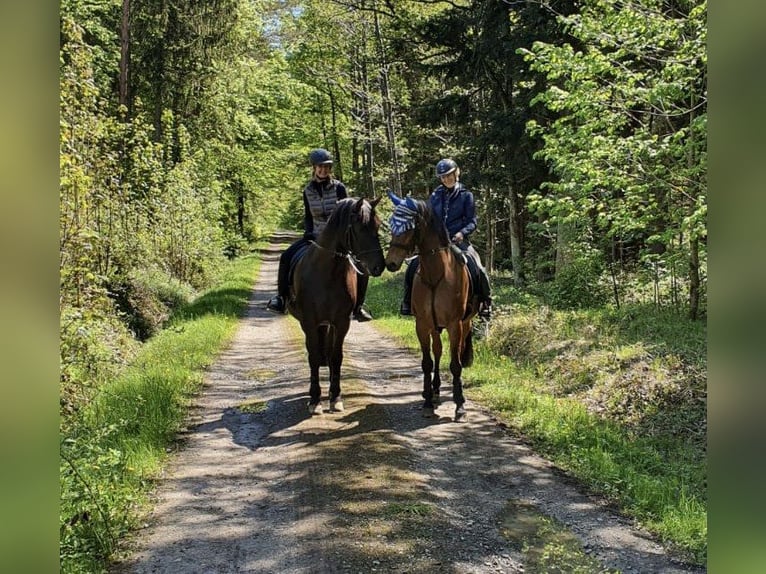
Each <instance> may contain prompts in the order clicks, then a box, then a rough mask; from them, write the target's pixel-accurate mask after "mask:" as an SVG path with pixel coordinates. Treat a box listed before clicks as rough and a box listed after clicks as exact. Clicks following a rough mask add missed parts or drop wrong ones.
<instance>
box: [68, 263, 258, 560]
mask: <svg viewBox="0 0 766 574" xmlns="http://www.w3.org/2000/svg"><path fill="white" fill-rule="evenodd" d="M259 263H260V260H259V259H258V258H257V257H256V256H254V255H251V256H247V257H243V258H240V259H237V260H234V261H232V262H231V263H230V264H229V265H228V266H227V267H226V269H225V271H224V272H223V273H222V275H221V277H220V279H219V280H218V281H217V282H216V285H215V287H213V288H212V289H210V290H209V291H207V292H206V293H204V294H202V295H201V296H200V297H198V298H197V299H196V300H194V301H193V302H192V303H191V304H190V305H188V306H186V307H185V308H183V309H181V310H180V312H178V313H177V314H176V315H175V316H174V317H173V318H172V320H171V321H170V324H169V325H168V326H167V327H166V328H165V329H164V330H163V331H161V332H160V333H158V334H157V335H156V336H154V337H152V338H151V339H150V340H149V341H147V343H146V344H145V345H144V346H143V348H142V349H141V351H140V353H139V355H138V357H137V359H136V360H135V361H134V362H133V363H132V364H131V365H130V366H129V367H128V368H127V369H126V370H125V371H124V372H123V373H121V374H120V376H119V377H117V378H116V379H115V380H113V381H110V382H109V383H107V384H105V385H103V386H102V387H101V388H99V390H98V392H97V394H96V395H95V396H94V398H93V400H92V401H91V402H90V403H89V404H88V406H87V407H86V408H84V409H83V410H82V411H81V412H79V413H77V414H76V415H75V416H73V417H71V419H69V420H66V421H62V433H61V441H62V442H61V448H60V454H61V463H60V464H61V468H60V480H61V504H60V533H59V541H60V568H61V572H62V573H75V572H88V573H94V572H105V571H106V567H107V563H108V560H109V558H110V557H111V556H112V555H113V553H114V552H115V551H116V550H117V548H118V542H119V541H120V539H121V538H123V537H124V536H125V535H126V534H128V533H129V532H131V530H132V529H134V528H135V527H136V525H137V521H138V519H139V517H140V514H141V509H142V505H143V504H144V502H145V497H146V495H147V493H148V492H149V490H150V488H151V486H152V480H153V479H154V478H156V476H157V474H158V472H159V471H160V470H161V468H162V463H163V461H164V460H165V458H166V456H167V452H168V451H169V450H170V448H171V446H172V443H173V441H174V439H175V436H176V433H177V432H178V431H179V429H180V428H181V425H182V423H183V420H184V418H185V415H186V411H187V407H188V405H189V403H190V399H191V398H192V397H193V396H194V394H195V393H197V392H198V391H199V389H200V386H201V384H202V377H203V372H204V369H205V367H207V366H208V365H210V363H211V362H212V361H213V360H214V358H215V357H216V356H217V354H218V353H219V352H220V350H221V349H222V348H223V347H224V346H225V345H226V344H227V343H228V342H229V341H230V340H231V337H232V336H233V334H234V332H235V330H236V327H237V325H238V320H239V318H240V317H241V315H242V312H243V310H244V309H245V306H246V304H247V300H248V298H249V296H250V292H251V289H252V285H253V282H254V280H255V277H256V275H257V272H258V269H259Z"/></svg>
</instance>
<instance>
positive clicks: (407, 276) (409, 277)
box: [399, 257, 419, 315]
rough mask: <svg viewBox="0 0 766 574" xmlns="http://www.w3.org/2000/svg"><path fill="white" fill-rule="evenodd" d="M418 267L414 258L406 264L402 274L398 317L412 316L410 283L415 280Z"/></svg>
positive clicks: (417, 261) (416, 259)
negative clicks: (401, 291)
mask: <svg viewBox="0 0 766 574" xmlns="http://www.w3.org/2000/svg"><path fill="white" fill-rule="evenodd" d="M418 265H419V260H418V258H417V257H415V258H414V259H412V260H411V261H410V262H409V263H408V264H407V269H406V271H405V272H404V296H403V297H402V305H401V307H400V308H399V314H400V315H412V281H413V279H414V278H415V273H416V272H417V270H418Z"/></svg>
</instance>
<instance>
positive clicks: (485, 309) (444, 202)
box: [399, 159, 492, 319]
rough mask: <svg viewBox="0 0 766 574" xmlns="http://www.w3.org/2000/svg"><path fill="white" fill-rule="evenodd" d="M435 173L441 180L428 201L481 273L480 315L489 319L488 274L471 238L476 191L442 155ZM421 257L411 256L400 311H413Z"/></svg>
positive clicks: (470, 264) (478, 273)
mask: <svg viewBox="0 0 766 574" xmlns="http://www.w3.org/2000/svg"><path fill="white" fill-rule="evenodd" d="M436 176H437V177H438V178H439V179H440V180H441V184H440V185H439V186H438V187H437V188H436V189H435V190H434V191H433V192H432V193H431V195H430V197H429V202H430V203H431V208H432V209H433V212H434V215H435V216H436V217H438V218H440V219H442V220H443V221H444V224H445V226H446V227H447V233H448V234H449V237H450V239H451V240H452V242H453V243H454V244H455V245H457V246H458V247H460V249H461V250H462V251H463V252H464V253H465V254H466V255H467V256H468V257H467V259H468V265H469V267H471V269H472V271H474V272H475V273H474V276H476V275H478V277H479V285H476V286H474V288H475V289H476V291H477V295H478V296H479V303H480V307H479V316H480V317H482V318H484V319H489V318H490V316H491V310H492V297H491V292H490V286H489V276H488V275H487V271H486V269H484V266H483V265H482V264H481V258H480V257H479V254H478V253H477V252H476V250H475V249H474V247H473V245H471V242H470V241H469V237H470V235H471V234H472V233H473V232H474V231H476V204H475V202H474V198H473V193H471V192H470V191H469V190H468V188H467V187H465V186H464V185H463V184H462V183H460V181H459V179H460V168H459V167H458V166H457V164H456V163H455V162H454V161H453V160H451V159H443V160H441V161H439V163H437V164H436ZM418 265H419V263H418V258H417V257H416V258H414V259H412V261H410V263H409V265H408V266H407V271H406V272H405V274H404V298H403V300H402V305H401V307H400V309H399V313H400V314H401V315H412V307H411V302H412V280H413V278H414V277H415V273H416V271H417V269H418Z"/></svg>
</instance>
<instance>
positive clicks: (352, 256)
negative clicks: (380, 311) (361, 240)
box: [310, 218, 377, 275]
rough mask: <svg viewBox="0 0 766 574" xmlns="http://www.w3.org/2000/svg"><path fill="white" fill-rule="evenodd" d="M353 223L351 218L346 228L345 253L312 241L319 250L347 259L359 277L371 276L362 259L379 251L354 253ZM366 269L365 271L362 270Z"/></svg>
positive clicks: (369, 250)
mask: <svg viewBox="0 0 766 574" xmlns="http://www.w3.org/2000/svg"><path fill="white" fill-rule="evenodd" d="M353 227H354V226H353V223H352V222H351V219H350V218H349V222H348V225H347V226H346V230H345V232H344V234H343V242H344V246H345V248H346V251H345V253H344V252H340V251H335V250H333V249H329V248H327V247H323V246H322V245H319V243H317V242H316V241H314V240H313V239H312V240H311V241H310V243H312V244H313V245H316V246H317V247H319V249H322V250H324V251H330V252H331V253H332V254H333V255H334V256H335V257H338V258H340V259H346V260H348V262H349V263H350V264H351V267H353V268H354V271H356V272H357V274H358V275H370V272H369V270H368V269H367V265H365V264H364V263H363V262H362V260H361V257H362V256H364V255H367V254H368V253H375V252H376V251H377V249H366V250H364V251H359V252H358V253H355V252H354V249H353V244H354V238H355V235H354V232H353ZM360 268H361V269H364V271H362V270H360Z"/></svg>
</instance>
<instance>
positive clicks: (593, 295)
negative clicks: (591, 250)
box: [545, 256, 609, 309]
mask: <svg viewBox="0 0 766 574" xmlns="http://www.w3.org/2000/svg"><path fill="white" fill-rule="evenodd" d="M602 276H603V265H602V263H601V261H600V259H599V258H597V257H588V256H584V257H581V258H579V259H576V260H575V261H573V262H571V263H570V264H569V265H567V266H566V267H564V268H563V269H562V270H560V271H559V272H558V273H556V278H555V279H554V280H553V282H552V283H550V284H549V285H548V286H547V287H546V289H545V292H546V293H545V298H546V300H547V301H548V303H549V304H550V305H551V307H554V308H556V309H593V308H596V307H601V306H603V305H604V304H605V303H606V302H607V301H608V300H609V290H608V288H607V287H606V285H605V283H604V281H603V280H602Z"/></svg>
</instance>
